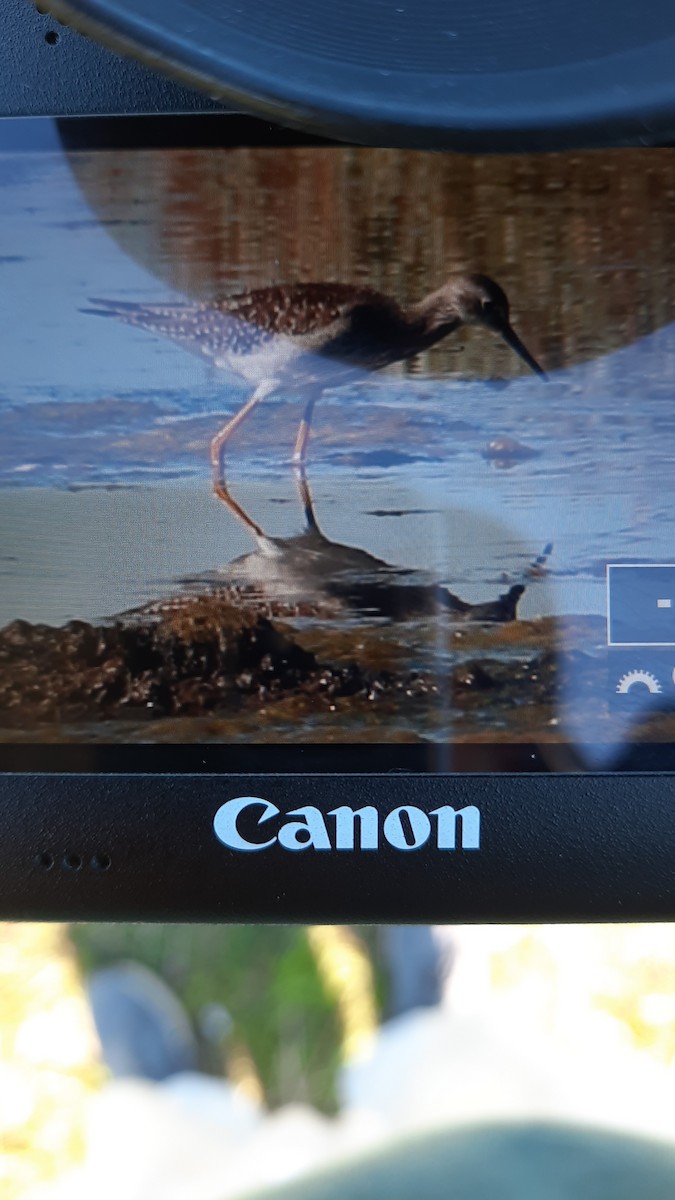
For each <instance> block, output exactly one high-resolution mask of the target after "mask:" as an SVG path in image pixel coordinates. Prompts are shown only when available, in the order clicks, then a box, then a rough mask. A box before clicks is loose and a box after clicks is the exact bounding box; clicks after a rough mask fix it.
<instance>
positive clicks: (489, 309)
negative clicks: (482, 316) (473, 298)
mask: <svg viewBox="0 0 675 1200" xmlns="http://www.w3.org/2000/svg"><path fill="white" fill-rule="evenodd" d="M481 306H482V309H483V312H484V313H486V314H487V315H488V316H489V315H490V313H493V312H494V311H495V303H494V300H483V301H482V302H481Z"/></svg>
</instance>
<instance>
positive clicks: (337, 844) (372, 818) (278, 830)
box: [213, 796, 480, 851]
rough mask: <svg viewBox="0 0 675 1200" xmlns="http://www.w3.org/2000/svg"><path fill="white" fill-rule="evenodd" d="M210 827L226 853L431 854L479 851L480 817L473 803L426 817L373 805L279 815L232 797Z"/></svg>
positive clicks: (407, 808)
mask: <svg viewBox="0 0 675 1200" xmlns="http://www.w3.org/2000/svg"><path fill="white" fill-rule="evenodd" d="M291 818H292V819H291ZM273 820H274V822H275V823H274V825H269V826H268V824H267V823H268V822H271V821H273ZM263 826H264V828H263ZM213 828H214V830H215V834H216V837H217V838H218V840H219V841H221V842H222V843H223V845H224V846H228V847H229V849H230V850H244V851H254V850H269V849H270V847H271V846H276V845H279V846H282V847H283V848H284V850H294V851H295V850H310V849H311V850H379V848H380V844H381V842H382V841H384V842H386V843H387V845H389V846H392V847H393V849H394V850H420V849H421V848H422V846H426V845H427V844H428V843H429V842H431V844H432V846H433V847H434V848H435V849H436V850H456V849H459V850H478V849H480V813H479V811H478V809H477V808H475V807H474V805H473V804H470V805H468V806H467V807H466V808H460V809H454V808H452V807H451V806H450V805H449V804H445V805H443V807H442V808H435V809H434V810H433V811H432V812H429V813H427V812H425V811H424V810H423V809H421V808H416V807H415V806H414V805H412V804H402V805H401V806H400V807H399V808H394V809H392V811H391V812H389V813H387V814H386V816H384V817H382V816H381V815H380V813H379V812H378V810H377V809H376V808H374V807H373V806H372V805H366V806H365V807H364V808H350V807H349V806H348V805H346V804H344V805H342V806H341V807H340V808H333V809H331V810H330V812H327V813H324V812H322V811H321V809H319V808H315V807H314V806H313V805H311V804H305V805H303V806H302V807H301V808H293V809H291V810H290V812H287V813H282V812H281V810H280V809H279V808H277V806H276V804H272V803H271V801H269V800H263V799H262V797H260V796H237V797H235V799H234V800H228V801H227V803H226V804H222V805H221V806H220V808H219V809H218V812H217V813H216V815H215V817H214V819H213Z"/></svg>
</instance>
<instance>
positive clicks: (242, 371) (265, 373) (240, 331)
mask: <svg viewBox="0 0 675 1200" xmlns="http://www.w3.org/2000/svg"><path fill="white" fill-rule="evenodd" d="M92 305H94V306H95V307H92V308H89V309H85V310H84V311H85V312H93V313H96V314H98V315H103V316H114V317H117V318H118V319H119V320H121V321H124V322H125V323H126V324H128V325H134V326H137V327H138V328H141V329H147V330H148V331H150V332H152V333H158V334H161V335H162V336H164V337H167V338H169V339H171V341H174V342H177V343H179V344H180V345H182V346H184V347H185V348H186V349H189V350H192V351H193V352H196V353H198V354H200V355H202V356H204V357H205V358H207V359H209V360H211V361H212V362H214V363H215V365H216V366H218V367H223V368H227V369H229V370H231V371H234V372H235V373H237V374H239V375H240V376H241V377H242V378H244V379H246V380H247V381H248V382H250V383H251V384H252V385H253V386H254V388H255V391H254V392H253V395H252V396H251V398H250V400H249V401H247V403H246V404H245V405H244V406H243V408H242V409H240V411H239V412H238V413H236V414H235V416H234V417H232V418H231V420H230V421H228V423H227V424H226V425H225V426H224V427H223V429H221V430H220V432H219V433H218V434H217V435H216V437H215V438H214V440H213V443H212V447H211V459H212V464H213V467H214V470H215V472H216V475H217V476H218V475H222V467H223V464H222V457H223V450H224V447H225V444H226V442H227V441H228V440H229V438H230V436H231V435H232V433H234V431H235V429H237V428H238V426H239V425H240V424H241V423H242V421H243V420H244V418H245V417H246V416H248V414H249V412H251V411H252V409H253V408H254V407H255V406H256V405H257V404H258V403H259V402H260V401H261V400H262V399H264V398H265V396H268V395H270V393H271V392H274V391H276V390H278V389H279V388H280V387H281V386H282V385H284V386H285V387H286V388H288V384H289V383H291V384H292V385H293V386H294V387H295V388H297V389H298V390H302V391H303V393H304V398H305V405H306V406H305V412H304V416H303V420H302V422H301V424H300V429H299V430H298V437H297V439H296V445H295V454H294V458H295V459H296V460H297V461H303V460H304V457H305V452H306V447H307V440H308V435H309V427H310V422H311V417H312V411H313V407H314V403H315V401H316V399H317V397H318V396H319V395H320V393H321V391H322V390H323V389H324V388H325V387H327V386H335V385H337V384H340V383H344V382H346V381H347V380H348V379H349V378H350V377H352V376H353V374H354V372H364V371H366V372H369V371H378V370H381V369H382V368H383V367H387V366H390V365H392V364H393V363H396V362H401V361H403V360H404V359H407V358H412V357H413V356H414V355H416V354H419V353H421V352H422V351H424V350H428V349H429V348H430V347H431V346H433V345H434V344H435V343H436V342H438V341H440V340H441V339H442V338H444V337H446V336H447V335H448V334H450V333H452V332H453V331H454V330H456V329H458V328H459V327H460V326H461V325H482V326H484V327H485V328H487V329H490V330H492V331H494V332H495V333H498V334H499V335H500V336H501V337H502V338H503V339H504V340H505V341H506V342H507V343H508V345H509V346H511V348H512V349H513V350H514V351H515V352H516V353H517V354H518V355H519V357H520V358H522V359H523V361H524V362H526V363H527V365H528V366H529V367H530V369H531V370H533V371H535V372H536V373H537V374H538V375H540V376H543V375H544V372H543V371H542V370H541V367H540V366H539V364H538V363H537V362H536V360H535V359H534V358H532V356H531V355H530V353H529V351H528V350H527V349H526V347H525V346H524V345H523V343H522V342H521V341H520V339H519V338H518V337H517V335H516V333H515V332H514V330H513V329H512V327H511V325H510V322H509V303H508V299H507V297H506V294H505V293H504V291H503V290H502V288H501V287H500V286H499V284H497V283H495V282H494V280H492V279H490V278H489V277H488V276H486V275H455V276H451V277H450V278H449V279H448V281H447V282H446V283H445V284H444V285H443V287H441V288H439V289H438V290H437V291H435V292H431V293H430V294H429V295H427V296H425V297H424V299H422V300H420V301H419V302H417V303H415V304H412V305H410V306H408V307H406V308H404V307H402V306H401V305H400V304H399V303H398V301H397V300H395V299H394V298H393V297H391V296H386V295H384V294H382V293H381V292H377V291H375V290H373V289H372V288H368V287H363V286H360V285H355V284H347V283H297V284H288V285H277V286H273V287H267V288H258V289H256V290H254V291H250V292H242V293H240V294H238V295H235V296H227V297H224V298H223V299H220V300H216V301H214V302H213V303H205V302H200V303H193V304H168V305H162V304H133V303H125V302H121V301H120V302H116V301H109V300H99V301H92Z"/></svg>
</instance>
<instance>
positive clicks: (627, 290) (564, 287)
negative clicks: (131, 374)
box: [70, 147, 675, 376]
mask: <svg viewBox="0 0 675 1200" xmlns="http://www.w3.org/2000/svg"><path fill="white" fill-rule="evenodd" d="M70 161H71V165H72V168H73V170H74V172H75V174H76V177H77V179H78V182H79V183H80V184H81V186H82V188H83V189H84V191H85V193H86V195H87V198H88V200H89V201H90V203H91V204H92V205H93V207H94V209H95V211H96V212H97V213H98V214H99V215H100V217H101V219H102V220H104V221H114V222H116V223H117V222H120V221H122V222H123V224H115V225H114V226H112V227H111V229H110V232H111V233H112V234H113V235H114V236H115V237H116V238H118V240H119V241H120V243H121V244H122V245H123V247H124V249H125V250H127V251H128V252H129V253H130V254H131V255H133V256H134V257H135V258H137V259H139V260H140V261H141V262H143V264H144V265H145V266H146V267H148V268H149V269H150V270H152V271H153V272H154V273H155V274H156V275H157V277H158V279H159V280H160V281H161V282H159V283H158V286H157V295H156V297H153V298H161V295H162V291H163V285H165V286H166V285H170V286H171V287H174V288H178V289H180V290H181V291H183V292H184V293H186V294H187V295H191V296H201V297H203V298H206V299H209V298H212V297H215V296H217V295H219V294H223V293H228V292H230V293H231V292H236V291H240V290H244V289H247V288H251V287H259V286H264V285H267V284H271V283H278V282H295V281H311V280H315V279H326V280H344V281H347V282H351V281H367V282H368V283H369V284H371V285H373V286H375V287H378V288H381V289H383V290H385V291H388V292H391V293H393V294H394V295H396V296H397V297H399V298H400V299H401V300H402V301H404V302H408V301H411V300H414V299H417V298H419V297H420V296H422V295H423V294H424V293H425V292H427V291H429V290H430V289H431V288H433V287H436V286H438V285H439V284H440V283H441V282H442V280H443V279H444V278H445V276H446V275H447V274H448V273H450V272H452V271H458V270H464V269H473V270H483V271H486V272H488V273H489V274H491V275H494V276H495V277H496V278H497V279H498V280H499V282H500V283H501V284H502V285H503V286H504V287H505V288H506V289H507V291H508V293H509V295H510V297H511V299H512V306H513V315H514V323H515V325H516V327H517V328H518V329H520V330H522V333H523V336H524V337H525V338H526V339H528V341H529V340H531V341H532V345H533V351H534V353H535V354H536V355H537V357H539V358H541V360H542V362H543V363H545V365H546V367H547V368H548V369H549V370H550V369H554V368H555V367H559V366H564V365H569V364H570V363H573V362H576V361H580V360H583V359H586V358H589V357H593V356H595V355H598V354H600V353H604V352H606V351H609V350H612V349H615V348H617V347H619V346H621V345H623V344H625V343H626V342H629V341H632V340H633V339H635V338H637V337H640V336H642V335H644V334H647V333H649V332H651V331H652V330H654V329H656V328H658V327H660V326H661V325H663V324H665V323H667V322H668V321H671V320H672V319H673V318H674V317H675V278H674V276H675V258H674V257H673V255H672V253H671V247H672V246H673V244H675V153H673V152H672V151H668V150H664V151H658V152H654V151H652V150H650V151H640V150H622V151H613V152H604V151H603V152H593V153H585V154H561V155H543V156H541V155H540V156H536V157H527V156H524V157H508V158H507V157H491V158H476V157H463V156H447V155H438V154H428V153H421V152H417V151H410V150H368V149H363V148H323V147H322V148H318V147H302V148H300V147H298V148H291V149H284V150H274V149H269V148H262V149H261V148H234V149H225V148H223V149H216V150H214V149H209V150H180V151H172V152H167V151H161V150H148V151H144V150H138V151H133V152H129V151H117V152H109V153H106V154H92V153H87V154H82V153H78V154H73V155H72V156H71V160H70ZM434 363H435V369H438V370H444V369H448V368H450V369H461V370H462V371H466V372H468V373H471V374H477V375H485V374H488V375H494V374H498V375H504V376H509V375H512V374H515V373H517V372H518V371H519V370H520V367H519V365H518V364H517V362H515V361H514V360H513V358H512V356H511V355H510V354H509V352H508V350H507V349H506V348H505V347H502V346H500V345H499V343H498V342H496V341H493V340H491V339H485V338H484V337H480V336H478V337H475V338H474V337H473V336H472V334H471V333H470V332H467V333H466V334H463V335H462V337H461V338H456V339H455V340H454V341H453V342H452V343H448V344H447V345H445V346H443V347H441V348H440V349H439V350H438V351H436V352H434ZM664 369H666V368H665V364H664ZM670 374H671V376H672V375H675V364H672V363H671V364H670Z"/></svg>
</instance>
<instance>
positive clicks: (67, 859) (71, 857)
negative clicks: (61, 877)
mask: <svg viewBox="0 0 675 1200" xmlns="http://www.w3.org/2000/svg"><path fill="white" fill-rule="evenodd" d="M63 865H64V867H65V868H66V870H67V871H79V870H80V869H81V867H82V855H81V854H66V855H64V858H63Z"/></svg>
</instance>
